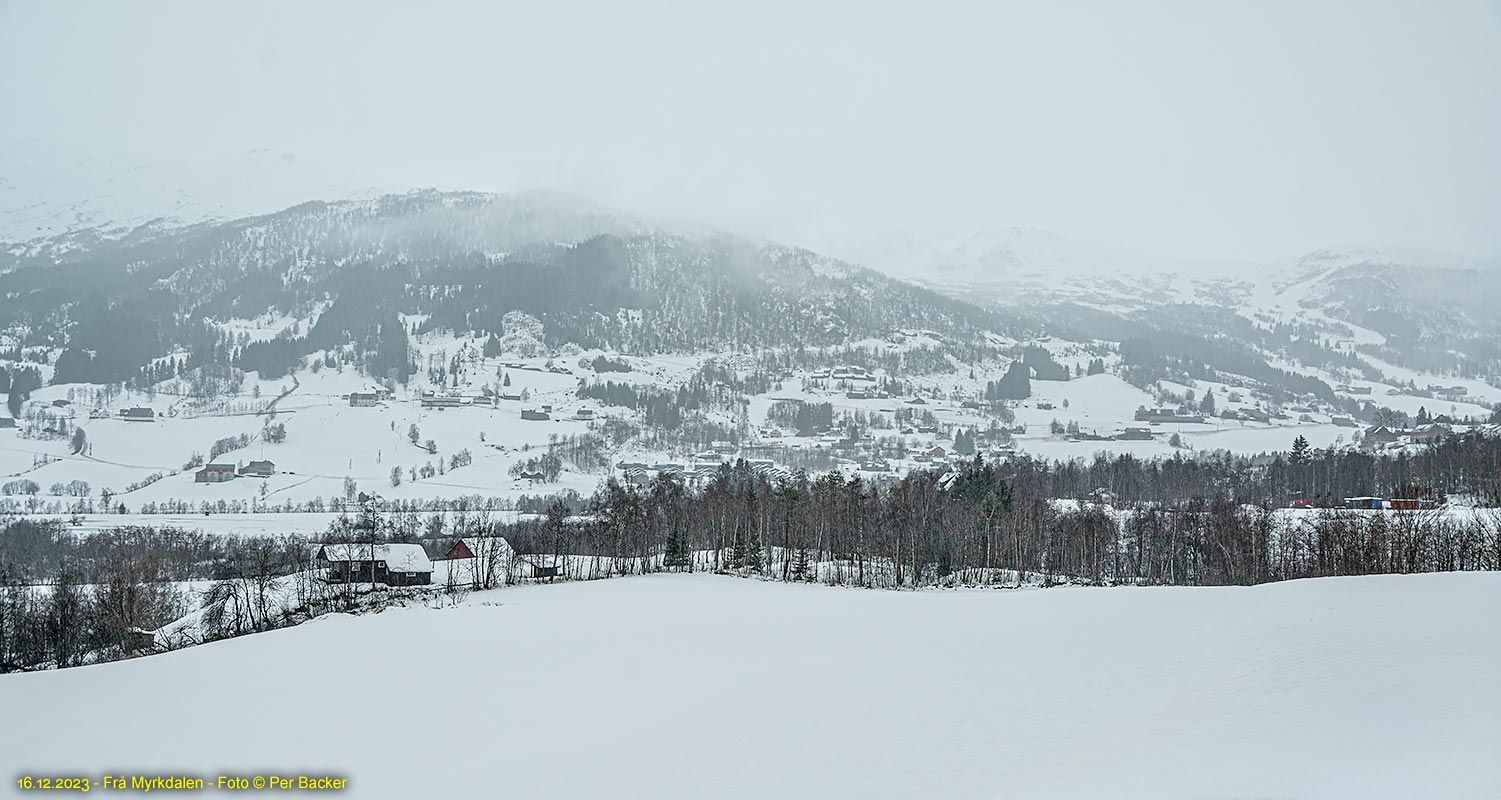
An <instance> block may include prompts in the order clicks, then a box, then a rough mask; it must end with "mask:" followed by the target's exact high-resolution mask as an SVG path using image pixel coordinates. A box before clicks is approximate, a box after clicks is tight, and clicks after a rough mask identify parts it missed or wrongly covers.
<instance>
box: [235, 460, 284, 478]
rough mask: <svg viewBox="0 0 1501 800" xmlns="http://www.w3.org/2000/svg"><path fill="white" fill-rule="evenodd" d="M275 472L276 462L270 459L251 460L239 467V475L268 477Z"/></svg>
mask: <svg viewBox="0 0 1501 800" xmlns="http://www.w3.org/2000/svg"><path fill="white" fill-rule="evenodd" d="M275 474H276V464H275V463H273V462H270V461H252V462H250V463H249V464H246V465H245V466H243V467H240V475H241V476H243V477H247V478H269V477H271V476H272V475H275Z"/></svg>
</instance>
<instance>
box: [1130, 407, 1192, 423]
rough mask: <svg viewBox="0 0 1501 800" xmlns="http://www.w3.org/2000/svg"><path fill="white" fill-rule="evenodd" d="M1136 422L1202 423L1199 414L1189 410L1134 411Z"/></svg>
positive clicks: (1152, 409)
mask: <svg viewBox="0 0 1501 800" xmlns="http://www.w3.org/2000/svg"><path fill="white" fill-rule="evenodd" d="M1136 421H1137V422H1149V423H1152V424H1154V425H1155V424H1159V423H1173V424H1178V423H1183V424H1191V423H1200V422H1203V421H1204V417H1203V415H1201V414H1198V413H1195V412H1194V411H1193V410H1191V409H1189V408H1179V409H1171V408H1142V409H1138V410H1137V411H1136Z"/></svg>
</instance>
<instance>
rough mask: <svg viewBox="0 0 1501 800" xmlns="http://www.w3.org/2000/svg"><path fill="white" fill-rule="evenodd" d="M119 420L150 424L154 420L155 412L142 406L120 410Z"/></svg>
mask: <svg viewBox="0 0 1501 800" xmlns="http://www.w3.org/2000/svg"><path fill="white" fill-rule="evenodd" d="M120 419H123V420H128V421H131V422H151V421H153V420H155V419H156V412H155V411H152V410H151V409H149V408H145V407H142V406H133V407H131V408H122V409H120Z"/></svg>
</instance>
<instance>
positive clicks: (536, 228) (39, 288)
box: [0, 191, 1020, 382]
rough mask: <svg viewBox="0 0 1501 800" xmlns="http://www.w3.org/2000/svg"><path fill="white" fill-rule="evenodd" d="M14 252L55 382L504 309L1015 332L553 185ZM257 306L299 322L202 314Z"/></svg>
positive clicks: (653, 328)
mask: <svg viewBox="0 0 1501 800" xmlns="http://www.w3.org/2000/svg"><path fill="white" fill-rule="evenodd" d="M8 258H9V259H10V264H9V267H10V268H9V269H8V270H7V271H6V272H5V273H4V274H3V275H0V325H3V327H4V329H5V331H7V332H8V333H9V334H10V337H11V341H10V342H9V344H10V347H9V350H10V351H11V352H10V355H11V357H12V359H13V360H33V361H42V362H48V363H50V361H54V360H55V362H56V372H55V375H54V377H53V380H54V382H113V381H122V380H129V379H132V378H137V377H143V378H146V379H151V378H157V377H160V376H161V375H162V373H163V371H164V370H174V371H181V370H183V369H184V368H192V367H196V366H205V365H211V364H226V365H229V364H232V365H235V366H239V367H241V368H243V369H247V370H259V371H260V372H261V374H262V375H263V376H267V375H278V374H281V373H284V372H286V371H288V370H289V369H291V368H293V367H294V365H295V364H296V363H297V361H298V359H300V358H301V357H302V356H305V355H308V354H310V353H314V352H318V351H321V350H325V349H329V348H337V347H344V346H346V345H353V346H354V347H355V349H356V350H357V351H359V355H360V356H361V360H362V362H363V364H364V366H365V367H366V369H367V371H368V372H369V373H370V374H372V375H374V376H379V377H394V378H395V379H396V380H404V379H405V377H406V376H407V375H408V374H409V373H410V371H411V369H412V359H411V358H410V356H409V355H408V353H407V349H406V348H407V340H406V337H407V334H408V333H411V332H421V331H426V330H451V331H454V332H462V333H476V334H494V335H497V336H504V335H506V334H509V333H515V332H516V331H514V330H508V329H507V325H506V323H505V319H506V315H507V314H508V313H510V312H515V311H520V312H524V313H526V314H527V315H529V316H531V317H534V318H536V319H538V320H540V321H541V323H542V336H543V338H544V339H545V341H544V342H540V344H544V345H547V346H557V345H562V344H567V343H573V344H577V345H579V346H581V347H598V348H606V349H612V350H620V351H625V352H638V353H653V352H666V351H685V350H699V351H702V350H734V349H739V348H743V347H756V348H765V347H791V348H795V347H799V346H815V345H837V344H842V343H845V342H847V341H851V340H858V339H860V338H863V337H869V336H876V335H881V334H885V333H887V332H889V331H891V330H892V329H894V328H903V327H916V328H927V329H932V330H934V331H938V332H940V333H941V334H943V335H948V336H953V337H956V338H958V339H961V340H965V341H969V340H976V341H983V339H981V338H980V337H981V335H982V334H984V333H988V332H996V333H1019V332H1020V323H1019V322H1017V320H1016V318H1015V317H1014V316H1012V315H1001V314H999V313H996V312H993V311H985V310H982V309H980V308H977V307H975V306H973V305H970V304H967V303H964V302H960V301H956V300H952V299H948V298H945V297H943V296H941V295H938V294H936V293H934V292H931V291H928V290H925V289H920V288H916V287H913V286H910V285H907V284H904V283H901V282H898V281H895V280H892V279H890V278H887V277H885V276H883V275H880V274H879V273H876V272H872V271H870V270H865V269H861V268H858V267H855V266H853V265H849V264H845V263H842V262H838V261H836V260H833V259H828V258H824V257H822V256H819V255H817V254H814V253H811V252H809V251H806V250H800V249H797V248H791V247H783V246H777V245H772V244H767V243H761V242H755V241H750V240H746V239H740V238H736V237H733V236H728V235H724V234H718V233H704V232H693V233H676V232H665V231H661V230H656V229H652V228H650V227H648V226H646V225H643V224H642V223H640V222H638V221H635V220H631V219H629V218H626V217H623V216H621V215H615V214H611V213H608V212H601V211H596V210H592V209H588V208H584V207H580V206H576V205H571V204H568V203H565V202H563V201H560V200H559V199H557V198H555V197H552V196H550V195H517V196H507V195H498V196H497V195H487V194H478V193H445V192H433V191H426V192H414V193H410V194H405V195H390V196H386V197H382V198H379V199H378V200H374V201H359V202H345V203H308V204H304V205H300V206H296V207H294V208H290V209H287V210H285V211H282V212H280V213H276V214H271V215H267V216H262V217H254V218H247V219H243V220H237V221H234V222H228V223H222V224H203V225H197V226H192V227H188V228H184V229H178V230H172V231H160V230H155V229H143V230H138V231H136V232H134V233H132V234H130V235H127V236H124V237H122V238H117V239H111V238H107V237H104V236H96V237H89V236H85V235H82V234H78V233H74V234H70V235H69V236H67V237H58V238H54V239H51V240H45V241H41V242H37V243H33V244H31V245H28V246H25V247H19V246H18V247H12V248H10V250H9V255H8ZM268 309H275V310H277V311H279V312H280V313H282V314H283V315H285V316H286V317H287V318H289V319H290V320H294V321H300V320H308V321H309V322H310V324H309V325H308V326H307V328H306V329H305V330H304V329H302V326H301V324H299V323H293V324H290V325H289V327H288V329H287V330H286V331H284V332H283V333H282V335H279V336H277V337H276V338H274V339H271V340H269V341H258V342H252V341H248V340H245V339H237V338H236V337H235V336H234V335H232V334H230V333H226V332H224V331H223V330H222V329H221V328H220V327H217V326H215V325H214V324H212V322H210V321H212V320H224V319H231V318H250V317H255V316H257V315H261V314H264V313H266V312H267V310H268ZM169 356H170V357H171V358H168V357H169ZM164 359H166V360H164Z"/></svg>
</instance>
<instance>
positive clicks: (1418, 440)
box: [1407, 424, 1451, 444]
mask: <svg viewBox="0 0 1501 800" xmlns="http://www.w3.org/2000/svg"><path fill="white" fill-rule="evenodd" d="M1450 433H1451V431H1450V430H1449V428H1448V426H1446V425H1437V424H1435V425H1424V426H1422V427H1420V428H1414V429H1413V430H1411V431H1408V432H1407V438H1408V439H1409V440H1410V441H1411V442H1412V443H1413V444H1438V443H1439V442H1442V441H1443V440H1445V439H1447V438H1449V434H1450Z"/></svg>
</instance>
